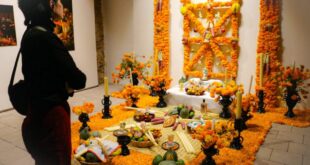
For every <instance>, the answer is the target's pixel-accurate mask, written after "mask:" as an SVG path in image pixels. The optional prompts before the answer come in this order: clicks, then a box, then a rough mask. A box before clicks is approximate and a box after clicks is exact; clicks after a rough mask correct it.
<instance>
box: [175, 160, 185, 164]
mask: <svg viewBox="0 0 310 165" xmlns="http://www.w3.org/2000/svg"><path fill="white" fill-rule="evenodd" d="M177 165H185V162H184V160H182V159H179V160H178V161H177Z"/></svg>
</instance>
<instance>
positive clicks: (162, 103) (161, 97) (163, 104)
mask: <svg viewBox="0 0 310 165" xmlns="http://www.w3.org/2000/svg"><path fill="white" fill-rule="evenodd" d="M157 95H158V96H159V102H158V103H157V105H156V107H158V108H164V107H167V103H166V102H165V99H164V96H165V95H166V91H165V90H160V91H159V92H158V93H157Z"/></svg>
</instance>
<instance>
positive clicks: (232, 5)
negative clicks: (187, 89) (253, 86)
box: [181, 0, 240, 78]
mask: <svg viewBox="0 0 310 165" xmlns="http://www.w3.org/2000/svg"><path fill="white" fill-rule="evenodd" d="M181 2H182V3H183V7H182V8H181V13H182V14H183V15H184V21H183V31H184V34H183V44H184V66H183V71H184V73H185V75H187V76H193V77H202V75H203V74H202V71H198V70H195V64H197V62H198V61H199V60H202V59H203V57H205V59H204V60H205V62H204V64H205V66H206V68H207V69H208V71H209V73H208V77H210V78H223V77H224V74H223V73H214V72H213V65H214V62H213V61H214V57H213V54H214V55H215V57H217V58H219V59H220V64H221V66H223V67H224V68H226V69H227V71H228V76H229V77H233V78H235V77H237V71H238V54H239V48H238V36H239V33H238V29H239V17H240V13H239V10H240V4H239V0H232V1H230V2H214V1H213V0H208V1H207V2H205V3H199V4H192V3H191V0H181ZM216 7H228V9H227V10H226V12H225V13H224V15H223V16H222V18H220V19H219V20H218V22H217V23H216V24H215V25H214V27H213V34H212V36H210V35H211V34H209V37H208V40H209V41H207V42H205V41H204V40H205V37H206V36H207V35H208V34H207V32H208V30H209V29H208V28H210V27H208V28H206V27H204V26H203V25H202V23H201V22H200V20H199V19H198V18H197V16H196V15H195V14H194V13H195V12H196V11H197V10H199V11H205V12H206V18H207V20H208V21H210V20H214V18H215V11H216V10H215V9H214V8H216ZM229 19H231V22H232V25H231V28H232V37H231V38H229V37H225V34H226V33H225V30H224V32H222V30H223V26H225V24H226V23H227V21H228V20H229ZM191 24H193V28H194V32H197V33H199V34H200V35H201V37H191V36H190V32H191ZM211 29H212V28H211ZM211 31H212V30H211ZM222 34H224V35H222ZM192 44H200V45H201V47H200V49H199V50H198V52H196V54H194V55H193V56H192V58H191V45H192ZM221 45H229V46H231V48H232V50H231V51H230V55H231V61H230V62H228V60H227V57H226V55H225V54H224V53H223V52H222V50H221Z"/></svg>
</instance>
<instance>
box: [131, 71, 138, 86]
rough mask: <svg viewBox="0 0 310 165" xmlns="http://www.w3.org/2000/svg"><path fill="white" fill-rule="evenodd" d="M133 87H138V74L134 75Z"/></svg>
mask: <svg viewBox="0 0 310 165" xmlns="http://www.w3.org/2000/svg"><path fill="white" fill-rule="evenodd" d="M131 75H132V85H134V86H136V85H138V84H139V80H138V74H137V73H132V74H131Z"/></svg>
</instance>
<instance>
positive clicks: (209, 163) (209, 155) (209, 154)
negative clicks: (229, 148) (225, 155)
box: [201, 144, 218, 165]
mask: <svg viewBox="0 0 310 165" xmlns="http://www.w3.org/2000/svg"><path fill="white" fill-rule="evenodd" d="M201 150H202V151H203V153H204V154H205V155H206V158H205V159H204V160H203V161H202V162H201V165H215V164H216V163H215V161H214V159H213V156H214V155H215V154H218V150H217V149H216V148H215V144H213V145H212V146H210V147H207V148H205V146H203V145H202V146H201Z"/></svg>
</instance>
